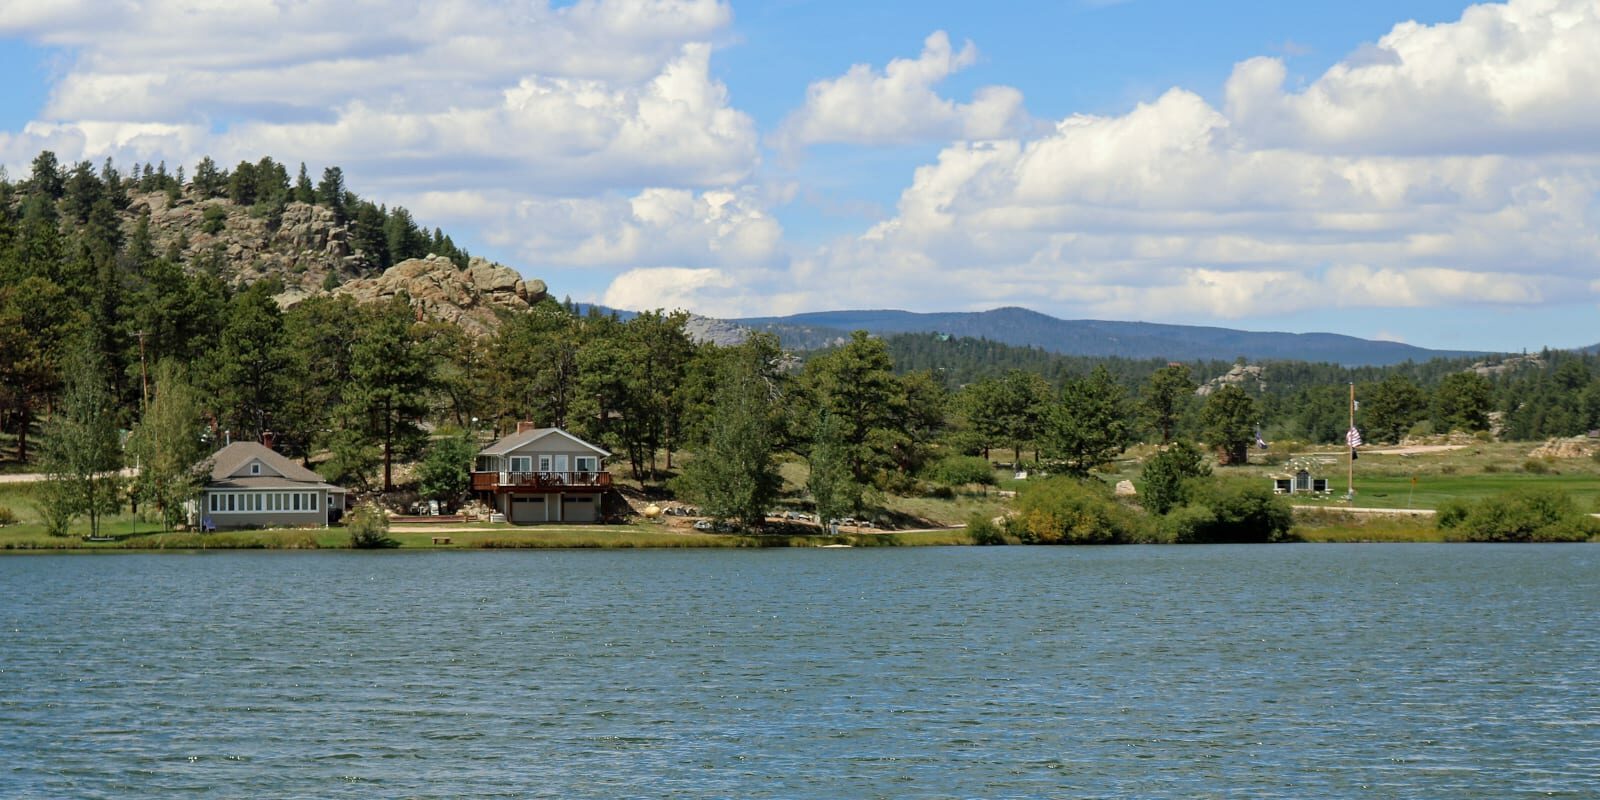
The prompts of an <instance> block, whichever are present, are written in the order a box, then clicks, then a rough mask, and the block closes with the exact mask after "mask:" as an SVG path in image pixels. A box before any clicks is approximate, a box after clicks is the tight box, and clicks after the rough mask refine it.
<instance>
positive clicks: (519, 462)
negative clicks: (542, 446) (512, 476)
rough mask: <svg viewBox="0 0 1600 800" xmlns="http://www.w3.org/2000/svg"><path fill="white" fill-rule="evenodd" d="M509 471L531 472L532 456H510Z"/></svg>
mask: <svg viewBox="0 0 1600 800" xmlns="http://www.w3.org/2000/svg"><path fill="white" fill-rule="evenodd" d="M510 471H511V472H532V471H533V457H532V456H512V457H511V470H510Z"/></svg>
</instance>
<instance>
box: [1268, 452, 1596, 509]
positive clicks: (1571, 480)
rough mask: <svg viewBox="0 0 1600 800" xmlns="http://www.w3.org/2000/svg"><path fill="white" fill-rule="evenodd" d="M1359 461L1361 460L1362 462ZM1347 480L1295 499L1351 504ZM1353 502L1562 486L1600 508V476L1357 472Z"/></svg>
mask: <svg viewBox="0 0 1600 800" xmlns="http://www.w3.org/2000/svg"><path fill="white" fill-rule="evenodd" d="M1357 463H1360V462H1359V461H1358V462H1357ZM1344 486H1345V482H1344V480H1343V479H1342V478H1341V479H1340V480H1338V481H1337V482H1333V487H1334V494H1333V495H1332V496H1331V497H1317V496H1315V495H1304V496H1302V495H1296V496H1295V497H1294V502H1295V503H1297V504H1300V503H1304V504H1307V505H1326V506H1330V507H1335V506H1344V505H1351V503H1346V502H1345V499H1344ZM1355 487H1356V497H1355V501H1354V503H1353V505H1357V506H1365V507H1368V508H1438V507H1439V504H1440V503H1443V502H1444V501H1446V500H1480V499H1482V498H1485V497H1488V496H1490V495H1494V494H1499V493H1501V492H1507V491H1511V490H1514V489H1526V488H1540V489H1549V488H1555V489H1560V490H1561V491H1563V492H1566V493H1567V494H1569V495H1571V496H1572V498H1573V500H1574V501H1575V502H1576V503H1577V504H1578V507H1579V508H1583V509H1587V510H1590V511H1600V506H1597V505H1596V504H1597V503H1600V478H1596V476H1594V475H1582V474H1579V475H1536V474H1533V473H1526V472H1521V473H1517V472H1499V473H1489V474H1483V473H1479V474H1477V475H1418V476H1415V481H1413V479H1412V477H1409V476H1392V475H1375V476H1367V475H1362V474H1361V473H1360V472H1357V473H1356V481H1355Z"/></svg>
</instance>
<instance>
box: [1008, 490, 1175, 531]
mask: <svg viewBox="0 0 1600 800" xmlns="http://www.w3.org/2000/svg"><path fill="white" fill-rule="evenodd" d="M1006 527H1007V529H1008V531H1009V532H1010V533H1011V534H1012V535H1014V536H1016V537H1017V539H1019V540H1020V541H1022V542H1023V543H1024V544H1124V543H1128V542H1135V541H1140V540H1143V539H1145V538H1146V533H1145V531H1144V530H1143V528H1144V521H1143V520H1142V519H1141V518H1140V517H1139V516H1138V515H1137V514H1135V513H1134V512H1133V511H1131V510H1129V509H1128V508H1127V507H1126V506H1124V505H1122V504H1121V503H1118V502H1117V501H1116V498H1114V497H1112V495H1111V487H1109V486H1106V485H1105V483H1104V482H1102V481H1098V480H1091V481H1078V480H1075V479H1072V478H1066V477H1060V478H1050V479H1047V480H1043V481H1040V482H1038V483H1030V484H1029V485H1028V486H1027V487H1026V488H1024V489H1023V490H1022V492H1021V493H1020V494H1019V495H1018V496H1017V515H1016V516H1015V517H1012V518H1011V519H1010V520H1007V523H1006Z"/></svg>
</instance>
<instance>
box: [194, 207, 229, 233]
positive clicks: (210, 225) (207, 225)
mask: <svg viewBox="0 0 1600 800" xmlns="http://www.w3.org/2000/svg"><path fill="white" fill-rule="evenodd" d="M227 221H228V210H227V209H225V208H223V207H222V206H219V205H211V206H206V210H205V212H204V213H202V214H201V222H200V230H203V231H205V232H206V233H210V234H217V233H221V232H222V228H223V226H224V225H225V224H227Z"/></svg>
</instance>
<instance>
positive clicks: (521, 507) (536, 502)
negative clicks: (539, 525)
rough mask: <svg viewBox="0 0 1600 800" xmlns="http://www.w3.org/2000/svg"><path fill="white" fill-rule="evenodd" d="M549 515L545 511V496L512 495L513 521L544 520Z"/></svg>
mask: <svg viewBox="0 0 1600 800" xmlns="http://www.w3.org/2000/svg"><path fill="white" fill-rule="evenodd" d="M546 519H548V517H546V516H545V511H544V497H542V496H539V497H512V498H511V521H512V522H544V521H545V520H546Z"/></svg>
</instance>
